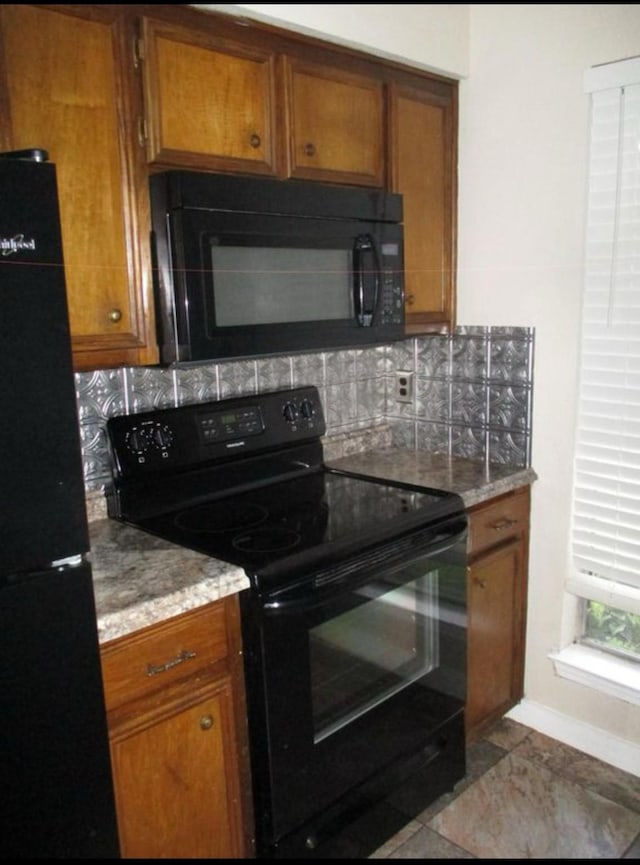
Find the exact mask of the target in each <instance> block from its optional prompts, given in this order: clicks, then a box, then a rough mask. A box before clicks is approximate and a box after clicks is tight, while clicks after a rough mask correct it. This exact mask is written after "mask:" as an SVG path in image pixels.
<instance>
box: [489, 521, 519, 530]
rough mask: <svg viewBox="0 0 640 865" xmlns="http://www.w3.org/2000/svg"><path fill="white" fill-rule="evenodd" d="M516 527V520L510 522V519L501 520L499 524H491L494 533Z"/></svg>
mask: <svg viewBox="0 0 640 865" xmlns="http://www.w3.org/2000/svg"><path fill="white" fill-rule="evenodd" d="M517 525H518V520H510V519H507V518H505V519H503V520H499V522H497V523H493V524H492V526H491V528H492V529H493V531H494V532H503V531H504V530H505V529H510V528H511V526H517Z"/></svg>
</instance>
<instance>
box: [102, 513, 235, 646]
mask: <svg viewBox="0 0 640 865" xmlns="http://www.w3.org/2000/svg"><path fill="white" fill-rule="evenodd" d="M89 534H90V540H91V568H92V571H93V589H94V595H95V599H96V613H97V619H98V639H99V641H100V643H106V642H108V641H109V640H113V639H115V638H116V637H120V636H122V635H124V634H128V633H131V632H133V631H137V630H139V629H140V628H144V627H146V626H147V625H151V624H154V623H155V622H159V621H162V620H163V619H169V618H171V617H172V616H177V615H179V614H180V613H183V612H185V611H186V610H192V609H194V608H195V607H200V606H202V605H203V604H207V603H209V602H210V601H215V600H217V599H218V598H223V597H224V596H225V595H231V594H233V593H235V592H239V591H242V589H245V588H248V586H249V579H248V577H247V575H246V574H245V572H244V570H243V569H242V568H239V567H237V566H236V565H229V564H227V563H226V562H221V561H219V560H218V559H212V558H211V557H209V556H204V555H202V554H201V553H195V552H192V551H191V550H187V549H185V548H183V547H179V546H176V545H175V544H170V543H168V542H167V541H163V540H161V539H160V538H156V537H154V536H152V535H148V534H147V533H146V532H142V531H139V530H138V529H134V528H131V527H129V526H125V525H123V524H122V523H118V522H116V521H115V520H111V519H109V518H108V517H107V518H105V519H99V520H95V521H92V522H90V523H89Z"/></svg>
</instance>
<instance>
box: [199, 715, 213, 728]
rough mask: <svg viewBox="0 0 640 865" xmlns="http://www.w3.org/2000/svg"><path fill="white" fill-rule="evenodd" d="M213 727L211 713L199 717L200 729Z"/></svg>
mask: <svg viewBox="0 0 640 865" xmlns="http://www.w3.org/2000/svg"><path fill="white" fill-rule="evenodd" d="M212 727H213V718H212V717H211V715H203V716H202V718H200V729H201V730H210V729H211V728H212Z"/></svg>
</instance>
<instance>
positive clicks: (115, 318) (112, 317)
mask: <svg viewBox="0 0 640 865" xmlns="http://www.w3.org/2000/svg"><path fill="white" fill-rule="evenodd" d="M121 318H122V313H121V312H120V310H119V309H112V310H110V312H109V321H112V322H113V323H114V324H116V323H117V322H119V321H120V319H121Z"/></svg>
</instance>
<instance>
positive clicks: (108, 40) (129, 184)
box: [0, 5, 157, 369]
mask: <svg viewBox="0 0 640 865" xmlns="http://www.w3.org/2000/svg"><path fill="white" fill-rule="evenodd" d="M86 8H87V10H89V11H85V8H84V7H79V6H73V7H63V6H59V7H48V8H45V7H36V6H18V5H4V6H0V45H1V54H2V57H3V68H2V69H0V74H2V75H3V78H4V81H3V89H4V91H5V93H4V99H5V100H6V103H7V105H6V110H5V111H3V119H0V125H2V126H3V130H2V139H3V146H6V147H8V148H11V149H15V150H18V149H22V148H32V147H41V148H43V149H45V150H47V151H48V153H49V159H50V161H51V162H53V163H55V165H56V169H57V177H58V191H59V202H60V219H61V228H62V241H63V253H64V261H65V275H66V284H67V296H68V306H69V317H70V326H71V334H72V344H73V353H74V364H75V367H76V369H94V368H98V367H105V366H115V365H118V364H121V363H141V362H152V361H155V360H156V357H157V354H156V349H155V344H154V342H152V341H150V336H149V335H150V334H151V333H153V327H152V320H151V315H152V307H151V302H150V296H149V287H148V285H147V283H146V282H145V278H146V277H145V274H146V273H147V272H148V267H147V261H146V255H147V250H146V247H147V244H141V243H139V242H138V240H139V237H140V236H144V234H145V232H146V231H148V229H147V228H146V227H145V228H144V230H143V228H142V226H141V224H140V214H139V212H138V211H137V207H138V205H139V204H140V202H139V201H138V199H137V196H136V195H135V194H134V193H133V192H132V189H133V188H134V179H133V174H134V171H135V153H132V152H131V148H130V146H129V140H130V128H129V125H130V124H129V121H130V118H131V116H132V111H133V109H132V106H131V103H130V101H129V99H130V96H131V93H132V91H133V90H134V89H135V88H128V86H127V81H126V80H125V76H126V71H127V69H128V68H129V67H128V64H127V63H126V61H125V57H126V56H130V51H129V50H128V48H129V46H130V42H128V35H127V32H126V26H125V25H124V23H123V22H122V20H121V18H120V16H119V13H118V9H119V8H121V7H118V6H113V7H104V6H103V7H100V8H99V9H97V10H96V9H93V10H91V8H90V7H86ZM142 206H143V219H144V203H143V205H142ZM34 314H37V310H34Z"/></svg>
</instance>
